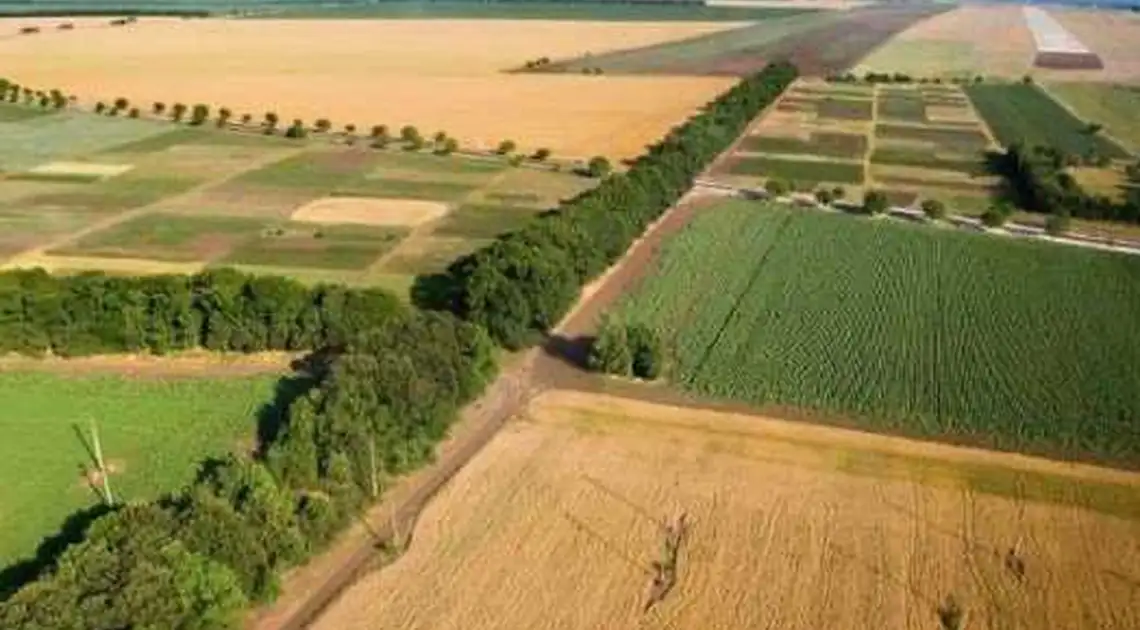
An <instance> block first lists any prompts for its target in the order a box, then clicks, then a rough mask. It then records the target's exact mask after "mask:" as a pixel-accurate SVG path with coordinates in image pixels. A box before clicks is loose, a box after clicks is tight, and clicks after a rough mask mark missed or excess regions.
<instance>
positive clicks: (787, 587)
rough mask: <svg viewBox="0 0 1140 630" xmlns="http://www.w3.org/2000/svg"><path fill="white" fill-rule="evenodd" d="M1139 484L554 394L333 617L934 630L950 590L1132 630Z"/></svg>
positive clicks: (1001, 606) (867, 438)
mask: <svg viewBox="0 0 1140 630" xmlns="http://www.w3.org/2000/svg"><path fill="white" fill-rule="evenodd" d="M1137 483H1138V481H1137V479H1136V475H1130V474H1126V473H1120V472H1114V471H1107V470H1103V469H1094V468H1091V467H1074V468H1070V467H1064V466H1059V465H1057V464H1054V463H1051V462H1046V461H1042V460H1032V459H1028V458H1015V457H1008V456H1003V455H998V454H993V453H985V452H979V451H970V450H966V449H958V448H950V447H945V446H939V445H930V444H921V443H915V442H907V441H904V440H898V439H894V438H885V437H881V436H872V435H867V434H862V433H856V432H849V431H842V430H836V429H831V428H823V427H818V426H811V425H805V424H795V423H788V422H781V421H775V420H770V419H767V418H761V417H756V416H744V415H735V414H730V413H723V412H710V411H700V410H694V409H682V408H675V407H667V406H663V405H655V404H650V403H642V402H635V401H631V400H625V399H619V398H613V397H607V396H592V395H585V394H577V393H570V392H561V391H555V392H549V393H546V394H543V395H542V396H541V397H539V398H538V399H537V400H535V401H534V402H532V403H531V406H530V409H529V411H528V413H527V414H526V415H525V417H523V418H522V419H520V420H519V421H516V422H513V423H511V424H509V425H508V426H507V427H506V428H505V429H504V430H503V431H502V432H500V433H499V435H498V436H497V437H496V438H495V439H494V440H493V441H492V442H491V443H490V444H489V445H488V446H487V447H486V448H485V449H484V450H483V451H482V452H481V453H480V454H479V456H478V457H476V459H474V460H473V461H472V462H471V463H470V464H469V465H468V466H466V467H465V468H464V469H463V470H462V471H461V472H460V473H459V475H458V476H457V477H456V478H455V479H454V480H453V481H452V483H450V484H449V485H448V486H447V487H446V488H445V489H444V490H443V491H442V492H441V493H440V495H439V496H438V497H437V498H436V499H435V500H434V501H433V502H432V503H431V504H430V505H429V506H428V508H427V509H426V511H425V512H424V513H423V514H422V515H421V517H420V519H419V521H418V523H417V526H416V529H415V532H414V535H413V536H414V537H413V540H412V542H411V546H410V547H409V548H408V550H407V551H406V552H405V554H404V555H403V556H402V557H401V558H399V559H398V560H397V561H395V562H394V563H393V564H391V565H390V566H388V567H386V568H385V569H384V570H382V571H378V572H374V573H371V574H368V575H366V576H365V577H363V578H362V579H361V580H360V582H358V583H357V584H356V585H355V586H354V587H352V588H351V589H350V590H349V591H348V592H347V593H346V594H345V595H344V596H343V597H341V598H340V599H339V600H338V601H337V603H335V604H334V605H333V606H332V607H331V608H330V609H329V610H328V612H327V613H326V614H325V615H324V616H323V617H322V618H321V619H320V620H319V621H318V622H317V624H316V625H315V628H316V629H317V630H333V629H336V630H363V629H365V628H367V629H369V630H386V629H389V628H391V629H395V628H401V629H409V630H420V629H427V628H433V629H435V628H448V629H452V628H471V629H473V630H482V629H488V628H501V627H510V628H534V629H539V630H546V629H551V630H552V629H569V628H583V627H588V628H615V627H622V628H631V627H642V628H698V627H699V628H759V627H766V626H770V627H779V628H787V629H792V630H808V629H811V630H815V629H817V628H837V629H848V628H850V629H854V628H904V629H908V630H910V629H914V630H920V629H924V628H937V627H939V621H938V620H939V611H940V610H945V608H946V601H947V599H948V598H950V599H953V600H954V601H955V602H956V603H957V605H958V606H960V607H961V609H962V610H963V611H964V612H965V616H966V618H967V619H969V622H968V623H969V624H970V627H979V628H997V627H1026V628H1040V627H1048V626H1049V625H1050V624H1056V625H1060V626H1063V627H1068V628H1088V629H1092V628H1101V627H1112V625H1113V624H1114V623H1118V624H1120V627H1129V626H1131V625H1135V624H1136V623H1137V622H1138V621H1140V618H1137V607H1136V606H1135V605H1134V604H1135V598H1136V595H1135V592H1134V591H1133V590H1130V585H1129V583H1128V582H1127V581H1125V580H1123V579H1118V578H1117V577H1115V576H1117V575H1123V576H1132V575H1133V574H1134V571H1135V569H1134V567H1135V566H1136V564H1137V562H1140V559H1138V557H1137V553H1138V550H1137V547H1136V545H1135V540H1136V532H1137V526H1138V525H1137V520H1136V519H1137V518H1138V516H1140V512H1138V511H1137V507H1138V505H1137V502H1136V492H1135V488H1136V484H1137ZM682 514H683V515H684V517H685V520H686V522H687V523H688V524H689V527H688V528H687V530H686V534H685V536H684V538H683V542H682V545H681V552H680V554H679V557H678V574H679V575H678V579H677V583H676V585H675V586H674V587H673V589H672V590H670V591H669V593H668V594H667V595H666V597H665V599H664V601H662V602H660V603H658V604H656V605H654V606H653V607H652V608H651V609H649V610H648V611H645V604H646V598H647V593H648V592H649V591H650V586H649V585H650V581H651V576H652V575H653V570H652V567H651V563H653V562H655V561H659V560H660V559H661V555H662V554H661V548H662V544H663V543H662V541H663V539H664V535H663V529H664V528H665V526H666V524H673V523H675V522H676V520H677V519H678V517H679V516H680V515H682ZM1011 554H1012V555H1013V558H1012V560H1011ZM1018 560H1021V561H1022V562H1023V564H1024V574H1023V579H1022V578H1019V577H1018V570H1017V567H1018V566H1019V564H1018V562H1017V561H1018ZM761 567H762V568H763V570H760V568H761ZM773 575H778V576H780V579H772V576H773ZM1129 579H1131V577H1129Z"/></svg>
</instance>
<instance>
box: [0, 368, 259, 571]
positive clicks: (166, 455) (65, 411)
mask: <svg viewBox="0 0 1140 630" xmlns="http://www.w3.org/2000/svg"><path fill="white" fill-rule="evenodd" d="M277 380H278V378H277V377H276V376H272V375H267V376H256V377H242V378H233V377H230V378H225V379H222V378H203V379H184V380H154V379H141V378H124V377H115V376H97V377H95V376H90V377H77V376H58V375H52V374H41V373H29V372H23V373H17V372H5V373H0V399H2V400H3V401H4V409H3V412H0V435H3V436H4V439H3V440H0V478H3V479H4V484H3V486H2V487H0V565H2V566H9V565H11V564H12V563H13V562H15V561H16V560H18V559H22V558H25V557H28V556H31V554H32V553H33V552H34V551H35V549H36V545H37V544H39V542H40V540H41V539H42V538H43V537H44V536H46V535H49V534H53V533H55V532H57V531H59V528H60V526H61V525H62V524H63V521H64V519H66V518H67V517H68V515H70V514H72V513H73V512H75V511H76V510H79V509H81V508H84V507H87V506H92V505H95V504H97V503H98V498H97V496H96V494H95V493H94V491H93V490H92V488H91V486H90V485H89V483H88V479H87V478H86V477H85V476H84V473H85V471H90V470H93V468H94V466H93V464H92V455H91V454H90V453H89V449H90V444H88V443H87V442H86V441H85V440H86V439H87V437H86V435H83V436H81V435H80V433H78V432H77V429H78V431H80V432H82V433H83V434H86V433H87V431H88V428H87V427H88V423H89V422H90V421H92V420H94V421H96V422H97V423H98V427H99V431H100V438H101V442H102V447H103V454H104V457H105V458H106V461H107V465H108V467H109V468H110V469H111V471H112V474H111V479H110V482H111V489H112V491H113V492H114V493H115V494H116V496H117V497H118V498H119V499H122V500H136V499H137V500H145V499H151V498H154V497H156V496H158V495H160V494H162V493H163V492H169V491H173V490H176V489H178V488H179V487H181V486H182V485H183V484H186V483H189V482H190V481H192V480H193V478H194V473H195V468H196V467H197V465H198V463H199V462H200V461H202V459H203V458H204V457H207V456H209V455H211V454H216V455H218V456H221V455H224V454H226V453H228V452H230V451H233V450H235V449H237V448H239V447H243V446H245V447H248V446H250V445H252V444H253V439H254V434H255V430H256V413H257V411H258V409H259V408H260V407H261V405H263V404H265V403H266V401H269V400H271V399H272V393H273V385H274V383H275V382H276V381H277ZM0 586H2V585H0Z"/></svg>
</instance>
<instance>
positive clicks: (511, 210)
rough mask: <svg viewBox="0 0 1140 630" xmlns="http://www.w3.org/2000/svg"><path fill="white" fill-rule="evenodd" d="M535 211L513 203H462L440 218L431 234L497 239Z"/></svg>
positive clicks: (521, 223)
mask: <svg viewBox="0 0 1140 630" xmlns="http://www.w3.org/2000/svg"><path fill="white" fill-rule="evenodd" d="M535 214H536V211H535V210H533V209H529V208H519V207H512V206H492V205H483V204H466V205H462V206H460V207H458V208H456V209H454V210H452V211H451V212H449V213H448V214H447V216H445V217H444V218H443V219H441V220H440V221H439V223H438V224H437V225H436V227H435V229H433V230H432V234H434V235H438V236H458V237H461V238H495V237H496V236H498V235H500V234H504V233H506V232H513V231H515V230H518V229H520V228H522V227H524V226H525V225H526V224H527V223H529V222H530V220H531V219H532V218H533V217H534V215H535Z"/></svg>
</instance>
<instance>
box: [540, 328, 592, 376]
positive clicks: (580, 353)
mask: <svg viewBox="0 0 1140 630" xmlns="http://www.w3.org/2000/svg"><path fill="white" fill-rule="evenodd" d="M594 339H595V337H594V336H593V335H578V336H575V337H569V336H566V335H559V334H551V335H548V336H547V337H546V339H545V340H544V341H543V342H542V351H543V352H544V353H546V355H547V356H549V357H552V358H555V359H558V360H559V361H561V362H563V363H565V364H566V365H569V366H571V367H576V368H578V369H580V370H589V369H590V347H591V346H592V345H593V344H594Z"/></svg>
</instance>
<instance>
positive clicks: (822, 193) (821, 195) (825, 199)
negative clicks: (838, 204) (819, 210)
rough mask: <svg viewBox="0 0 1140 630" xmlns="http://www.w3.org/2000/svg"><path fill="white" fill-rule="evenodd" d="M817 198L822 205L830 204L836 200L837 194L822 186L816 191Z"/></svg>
mask: <svg viewBox="0 0 1140 630" xmlns="http://www.w3.org/2000/svg"><path fill="white" fill-rule="evenodd" d="M815 200H816V201H817V202H819V204H820V205H823V206H829V205H831V203H832V202H833V201H835V195H834V194H832V192H831V191H830V190H828V189H826V188H820V189H819V190H816V191H815Z"/></svg>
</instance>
